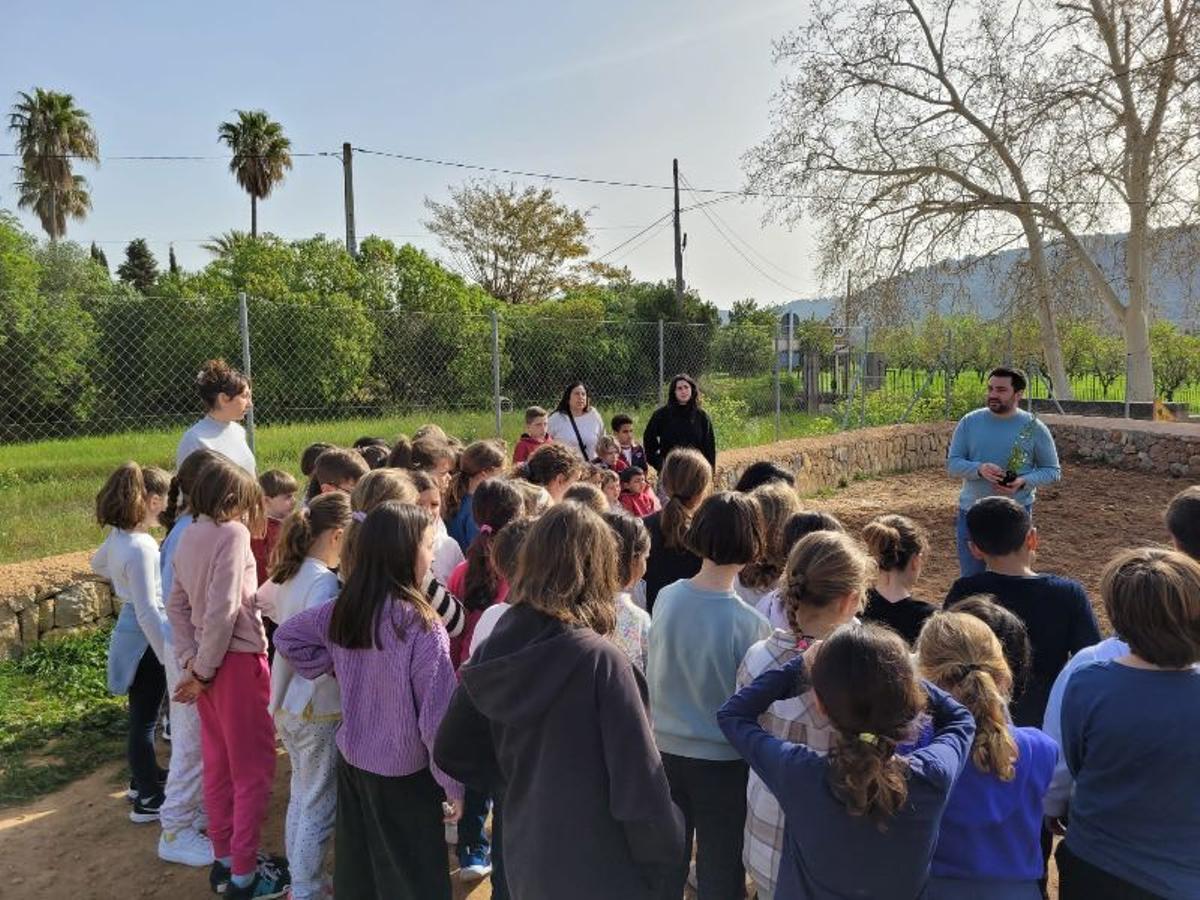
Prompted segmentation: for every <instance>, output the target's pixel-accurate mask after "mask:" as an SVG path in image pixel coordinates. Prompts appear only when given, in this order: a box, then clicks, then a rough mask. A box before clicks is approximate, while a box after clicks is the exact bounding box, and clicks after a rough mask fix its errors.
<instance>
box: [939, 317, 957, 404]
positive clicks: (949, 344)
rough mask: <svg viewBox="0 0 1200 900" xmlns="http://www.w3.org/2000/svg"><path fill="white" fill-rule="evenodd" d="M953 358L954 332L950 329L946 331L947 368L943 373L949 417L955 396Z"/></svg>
mask: <svg viewBox="0 0 1200 900" xmlns="http://www.w3.org/2000/svg"><path fill="white" fill-rule="evenodd" d="M953 359H954V333H953V332H950V331H948V332H946V370H945V372H944V373H943V375H942V377H943V378H944V379H945V381H946V391H945V393H946V418H947V419H948V418H950V409H951V407H952V405H953V402H952V399H951V398H952V397H953V392H954V385H952V384H951V383H950V382H951V378H950V367H951V366H952V365H953Z"/></svg>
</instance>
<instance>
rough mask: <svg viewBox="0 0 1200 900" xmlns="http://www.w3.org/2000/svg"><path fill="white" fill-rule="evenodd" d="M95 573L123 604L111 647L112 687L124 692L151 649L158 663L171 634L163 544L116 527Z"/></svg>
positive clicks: (102, 549)
mask: <svg viewBox="0 0 1200 900" xmlns="http://www.w3.org/2000/svg"><path fill="white" fill-rule="evenodd" d="M92 570H93V571H94V572H95V573H96V574H97V575H100V576H102V577H104V578H107V579H108V580H109V581H110V582H111V583H112V586H113V593H115V594H116V595H117V597H119V598H120V599H121V601H122V603H123V606H122V607H121V612H120V614H119V615H118V616H117V625H116V627H115V628H114V629H113V633H112V638H111V639H110V641H109V645H108V687H109V690H110V691H112V692H113V693H114V694H124V693H126V692H127V691H128V690H129V686H130V685H131V684H132V683H133V677H134V675H135V674H137V668H138V664H139V663H140V662H141V661H142V654H144V653H145V652H146V647H147V646H149V647H150V648H151V649H153V650H154V655H155V656H156V657H158V660H159V662H162V661H163V659H165V655H164V650H163V643H164V642H165V641H166V640H168V638H169V635H170V625H168V624H167V612H166V609H165V608H164V607H163V599H162V579H161V576H160V573H159V568H158V542H157V541H156V540H154V538H153V537H151V536H150V535H149V534H147V533H146V532H144V531H125V530H123V529H121V528H113V529H112V530H110V531H109V533H108V537H106V538H105V539H104V543H103V544H101V545H100V548H99V549H98V550H97V551H96V553H95V554H94V555H93V556H92Z"/></svg>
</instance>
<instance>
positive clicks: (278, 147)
mask: <svg viewBox="0 0 1200 900" xmlns="http://www.w3.org/2000/svg"><path fill="white" fill-rule="evenodd" d="M234 112H235V113H237V117H238V120H237V121H236V122H222V123H221V125H220V127H219V128H218V129H217V139H218V140H220V141H224V142H225V143H226V144H228V145H229V149H231V150H232V151H233V159H231V160H230V161H229V171H230V172H232V173H233V175H234V177H235V178H236V179H237V183H238V184H239V185H241V186H242V189H243V190H244V191H245V192H246V193H247V194H249V195H250V237H251V238H252V239H253V238H257V237H258V201H259V200H260V199H266V198H267V197H269V196H270V195H271V189H272V188H274V187H275V185H277V184H279V183H280V182H282V181H283V175H284V170H286V169H290V168H291V167H292V155H291V153H289V152H288V151H290V150H291V149H292V142H291V141H290V140H288V138H287V137H286V136H285V135H284V133H283V126H282V125H280V124H279V123H278V122H274V121H272V120H271V119H270V118H269V117H268V116H267V114H266V113H265V112H264V111H263V110H261V109H255V110H244V109H235V110H234Z"/></svg>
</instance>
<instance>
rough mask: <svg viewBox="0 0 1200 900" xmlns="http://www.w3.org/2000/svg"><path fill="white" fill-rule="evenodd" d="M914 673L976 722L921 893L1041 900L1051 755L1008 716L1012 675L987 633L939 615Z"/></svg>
mask: <svg viewBox="0 0 1200 900" xmlns="http://www.w3.org/2000/svg"><path fill="white" fill-rule="evenodd" d="M917 657H918V660H919V665H920V669H921V674H922V675H924V676H925V677H926V678H928V679H929V680H930V681H931V682H933V683H934V684H936V685H937V686H938V687H940V688H942V689H943V690H945V691H947V692H949V694H950V695H951V696H952V697H954V699H956V700H957V701H958V702H959V703H961V704H963V706H965V707H966V708H967V709H968V710H969V711H970V713H971V715H972V716H973V717H974V719H975V740H974V742H973V743H972V745H971V760H970V762H969V763H968V764H967V766H966V768H965V769H964V770H963V773H962V775H961V776H960V777H959V779H958V782H957V783H956V784H955V786H954V790H953V791H952V792H951V794H950V803H949V804H948V805H947V807H946V813H945V815H944V817H943V818H942V827H941V833H940V834H939V837H938V845H937V849H936V851H935V852H934V856H933V865H932V867H931V875H932V877H931V879H930V882H929V887H928V892H927V895H926V896H928V897H929V898H931V900H952V898H959V897H961V898H966V897H971V898H987V900H1037V898H1039V897H1041V896H1042V893H1041V888H1040V887H1039V885H1038V879H1039V878H1041V877H1042V874H1043V872H1044V866H1043V863H1042V850H1041V843H1040V840H1041V832H1042V797H1043V796H1044V795H1045V793H1046V788H1047V787H1048V786H1049V785H1050V779H1051V777H1052V776H1053V775H1054V764H1055V762H1056V760H1057V758H1058V748H1057V747H1056V746H1055V744H1054V741H1053V740H1052V739H1051V738H1050V737H1048V736H1047V735H1045V734H1043V733H1042V732H1041V731H1039V730H1038V729H1036V728H1017V727H1015V726H1014V725H1013V724H1012V722H1011V721H1010V720H1009V717H1008V701H1009V694H1010V692H1011V690H1012V675H1011V673H1010V672H1009V668H1008V663H1007V662H1006V661H1005V658H1004V650H1003V648H1002V647H1001V646H1000V641H999V640H997V638H996V636H995V634H993V633H992V630H991V629H990V628H988V626H987V625H986V624H984V622H983V621H982V620H980V619H977V618H975V617H974V616H969V615H966V614H965V613H953V612H951V613H938V614H936V615H934V616H933V617H932V618H930V619H929V621H927V622H926V623H925V627H924V628H923V629H922V630H921V635H920V637H919V638H918V640H917Z"/></svg>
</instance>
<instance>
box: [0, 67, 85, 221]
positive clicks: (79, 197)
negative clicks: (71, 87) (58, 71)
mask: <svg viewBox="0 0 1200 900" xmlns="http://www.w3.org/2000/svg"><path fill="white" fill-rule="evenodd" d="M8 127H9V130H10V131H12V132H13V133H14V134H15V135H16V150H17V155H18V156H19V157H20V159H21V164H20V166H18V167H17V174H18V181H17V197H18V199H17V204H18V206H20V207H21V208H22V209H28V210H32V211H33V213H34V214H35V215H36V216H37V217H38V220H39V221H40V222H41V223H42V228H43V230H45V232H46V234H47V235H49V236H50V240H52V241H54V240H58V239H59V238H61V237H63V236H64V235H65V234H66V233H67V219H68V218H72V219H75V220H79V221H81V220H83V219H84V218H85V217H86V216H87V214H88V211H89V210H90V209H91V208H92V197H91V194H90V193H89V190H88V183H87V179H85V178H84V177H83V176H82V175H76V174H75V173H74V171H73V170H72V168H71V167H72V163H73V162H74V161H75V160H76V159H82V160H90V161H91V162H94V163H97V164H99V162H100V142H99V141H98V140H97V138H96V132H95V130H94V129H93V128H92V122H91V117H90V116H89V115H88V114H87V112H85V111H84V110H82V109H80V108H79V107H78V106H76V105H75V98H74V97H72V96H71V95H70V94H63V93H59V92H58V91H47V90H44V89H42V88H34V89H33V93H32V94H27V93H25V92H24V91H21V92H20V93H18V94H17V102H16V103H14V104H13V108H12V112H10V113H9V117H8Z"/></svg>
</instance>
